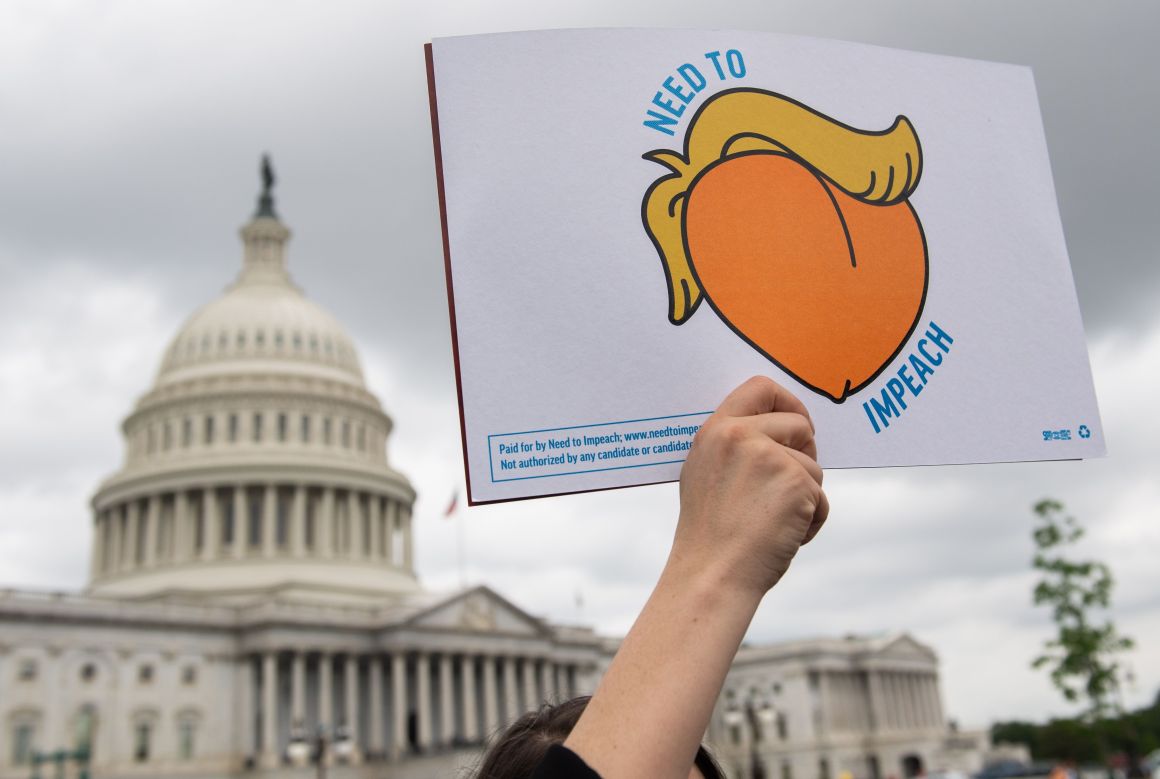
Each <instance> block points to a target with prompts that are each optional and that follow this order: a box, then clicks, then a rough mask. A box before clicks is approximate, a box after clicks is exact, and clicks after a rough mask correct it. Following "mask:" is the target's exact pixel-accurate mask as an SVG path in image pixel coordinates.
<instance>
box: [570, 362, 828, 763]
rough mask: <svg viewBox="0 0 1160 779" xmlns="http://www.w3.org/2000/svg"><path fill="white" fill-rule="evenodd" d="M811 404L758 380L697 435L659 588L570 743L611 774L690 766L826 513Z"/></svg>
mask: <svg viewBox="0 0 1160 779" xmlns="http://www.w3.org/2000/svg"><path fill="white" fill-rule="evenodd" d="M816 457H817V451H816V449H815V448H814V441H813V425H812V423H811V422H810V421H809V415H808V412H807V411H806V409H805V406H803V405H802V404H801V402H800V401H798V400H797V399H796V398H794V397H793V396H792V395H790V394H789V393H788V392H787V391H786V390H784V389H783V388H781V387H779V386H778V385H777V384H775V383H774V382H772V381H770V380H769V379H762V378H754V379H750V380H749V381H747V382H746V383H745V384H742V385H741V386H740V387H738V388H737V389H736V390H734V391H733V393H732V394H730V395H729V397H727V398H726V399H725V400H724V402H722V404H721V406H720V408H718V409H717V412H716V413H715V414H713V416H712V417H710V418H709V420H708V421H707V422H706V423H705V426H704V427H703V428H702V429H701V430H700V431H699V432H698V433H697V437H696V440H695V442H694V444H693V448H692V449H691V450H690V451H689V457H688V459H687V460H686V462H685V466H684V468H683V470H682V472H681V487H680V490H681V513H680V518H679V520H678V522H677V531H676V535H675V538H674V540H673V547H672V551H671V552H670V553H669V559H668V561H667V563H666V564H665V568H664V570H663V572H662V573H661V577H660V580H659V581H658V582H657V586H656V589H654V590H653V593H652V596H651V597H650V598H649V600H648V603H646V604H645V607H644V609H643V610H642V611H641V614H640V616H639V617H638V618H637V621H636V623H635V624H634V625H633V627H632V630H631V631H629V634H628V636H627V637H626V638H625V640H624V643H623V644H622V645H621V647H620V651H618V652H617V654H616V657H615V658H614V659H613V661H612V665H611V666H610V667H609V669H608V673H607V674H605V676H604V680H603V681H602V682H601V684H600V687H599V689H597V691H596V693H595V695H593V697H592V701H591V703H589V705H588V708H587V710H586V711H585V712H584V715H583V716H582V717H581V718H580V721H579V722H578V723H577V724H576V727H575V729H573V731H572V733H571V735H570V736H569V737H568V740H567V741H566V742H565V744H566V745H567V746H568V747H569V748H570V749H572V750H573V751H575V752H576V753H577V754H578V755H580V757H582V758H584V760H585V761H586V762H587V763H588V764H589V765H591V766H592V767H593V768H594V769H595V770H596V771H598V772H599V773H600V774H601V776H603V777H605V779H620V778H621V777H639V776H650V777H679V778H680V779H685V778H686V777H687V776H688V775H689V770H690V767H691V766H692V763H693V756H694V754H695V753H696V751H697V746H698V745H699V744H700V743H701V737H702V735H703V734H704V732H705V729H706V726H707V725H708V722H709V717H710V715H711V713H712V711H713V704H714V702H715V701H716V700H717V696H718V694H719V693H720V691H721V686H722V684H724V681H725V674H726V673H727V672H728V670H729V665H730V663H731V662H732V661H733V656H734V655H735V654H736V652H737V648H738V647H739V646H740V644H741V640H742V638H743V637H744V636H745V631H746V630H747V629H748V627H749V623H750V621H751V620H752V619H753V615H754V613H755V612H756V610H757V606H758V604H759V603H760V602H761V598H762V596H764V595H765V593H766V591H768V590H769V588H770V587H772V586H773V585H774V584H776V583H777V581H778V580H779V579H780V578H781V576H782V575H783V574H784V573H785V571H786V569H787V568H788V567H789V564H790V561H791V560H792V559H793V556H794V554H795V553H796V552H797V550H798V547H799V546H801V545H802V544H804V543H806V542H808V541H809V540H810V539H811V538H813V536H814V534H816V533H817V531H818V529H820V527H821V524H822V523H823V522H824V521H825V518H826V515H827V513H828V511H829V505H828V503H827V501H826V497H825V494H824V493H823V492H822V490H821V481H822V472H821V469H820V468H819V467H818V465H817V463H816Z"/></svg>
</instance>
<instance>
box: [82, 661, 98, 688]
mask: <svg viewBox="0 0 1160 779" xmlns="http://www.w3.org/2000/svg"><path fill="white" fill-rule="evenodd" d="M96 678H97V666H96V665H94V664H93V663H85V664H84V665H82V666H81V681H82V682H85V683H86V684H88V683H89V682H92V681H93V680H94V679H96Z"/></svg>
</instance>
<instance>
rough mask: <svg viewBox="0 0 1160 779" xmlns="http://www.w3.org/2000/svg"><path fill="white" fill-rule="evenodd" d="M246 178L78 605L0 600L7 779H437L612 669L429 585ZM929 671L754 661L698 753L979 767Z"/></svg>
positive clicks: (829, 658) (806, 772)
mask: <svg viewBox="0 0 1160 779" xmlns="http://www.w3.org/2000/svg"><path fill="white" fill-rule="evenodd" d="M263 172H264V187H263V190H262V194H261V196H260V198H259V201H258V207H257V210H256V212H255V214H254V216H253V218H252V219H251V220H250V221H249V222H248V223H247V224H246V225H245V226H244V227H243V228H242V230H241V238H242V244H243V252H242V254H243V257H242V268H241V271H240V272H239V273H238V275H237V278H236V279H235V280H234V282H233V283H232V284H231V285H230V286H229V287H227V288H226V290H225V291H224V293H223V294H222V295H221V297H219V298H218V299H217V300H214V301H212V302H211V303H209V304H208V305H206V306H204V307H203V308H201V309H200V310H198V311H196V312H195V313H194V314H193V315H192V316H191V317H190V318H189V320H188V321H187V322H186V323H185V324H184V325H183V326H182V328H181V329H180V331H179V332H178V333H177V335H176V336H175V337H174V338H173V340H172V342H171V343H170V345H169V346H168V347H167V349H166V350H165V353H164V355H163V356H162V359H161V364H160V368H159V370H158V372H157V376H156V379H155V381H154V383H153V386H152V387H150V388H149V389H148V390H147V391H146V392H145V393H144V395H142V396H141V398H140V399H139V400H138V402H137V403H136V405H135V406H134V408H133V409H132V410H131V412H130V413H129V415H128V417H127V418H126V419H125V420H124V423H123V425H122V433H123V435H124V440H125V459H124V462H123V463H122V465H121V467H120V468H119V470H117V471H116V472H115V473H114V474H113V475H112V476H110V477H109V478H108V479H106V480H105V481H104V482H103V483H102V484H101V485H100V486H99V487H98V489H97V492H96V494H95V496H94V497H93V500H92V511H93V513H92V520H93V539H94V541H93V546H92V558H91V570H90V583H89V586H88V588H87V590H86V591H85V592H84V593H78V594H59V593H35V592H22V591H0V779H26V777H28V776H29V775H30V773H31V771H32V768H31V765H30V763H31V761H32V760H33V756H34V754H36V753H43V752H46V751H53V750H64V749H67V750H74V749H79V750H80V751H82V752H84V753H86V754H88V755H89V756H90V758H91V764H92V775H93V776H94V777H153V776H168V775H180V776H188V777H206V778H207V779H208V778H209V777H226V776H249V775H259V776H271V777H272V776H307V775H313V769H311V768H309V767H308V766H309V765H310V764H311V763H312V762H313V761H315V760H317V759H319V754H318V751H317V750H318V749H319V747H320V746H321V745H323V744H324V745H325V752H324V755H323V756H322V758H321V759H322V760H323V761H325V762H326V763H327V764H328V765H329V766H330V768H329V770H330V775H331V776H340V777H341V776H346V777H355V776H358V777H372V776H390V777H401V778H403V779H406V778H407V777H416V778H417V777H442V776H453V775H455V774H456V771H458V770H459V769H460V768H462V767H464V766H470V765H471V764H472V763H473V761H474V760H475V759H476V757H477V756H478V754H479V750H480V748H481V746H482V744H483V743H484V742H485V741H486V739H487V738H488V737H489V736H490V735H491V734H493V733H495V732H496V731H497V730H498V729H500V728H502V727H503V726H505V725H506V724H507V723H509V722H510V721H512V720H513V719H514V718H515V717H517V716H518V715H519V714H522V713H523V712H524V711H526V710H528V709H532V708H535V707H537V706H538V705H540V704H541V703H542V702H543V701H548V700H558V699H561V698H566V697H571V696H573V695H577V694H581V693H586V692H590V691H591V690H592V689H593V688H594V687H595V684H596V683H597V681H598V680H599V677H600V674H601V673H602V672H603V669H604V668H605V667H606V666H607V663H608V661H609V660H610V658H611V655H612V652H613V651H614V649H615V645H616V642H615V641H614V640H610V639H607V638H602V637H600V636H598V635H597V634H595V633H594V632H593V631H592V630H590V629H588V628H584V627H577V626H567V625H558V624H553V623H550V622H548V621H546V620H544V619H541V618H537V617H535V616H532V615H530V614H528V613H526V612H525V611H523V610H522V609H521V608H520V607H519V606H518V605H517V604H516V603H513V602H512V601H510V600H508V599H506V598H505V597H503V596H501V595H500V594H498V593H496V592H495V591H493V590H492V589H490V588H488V587H486V586H479V587H472V588H468V589H465V590H463V591H461V592H455V593H448V594H442V595H440V594H435V593H432V592H429V591H428V590H426V589H424V588H423V587H422V586H420V583H419V581H418V578H417V576H416V571H415V567H414V555H413V533H412V521H413V518H412V507H413V504H414V501H415V491H414V489H413V488H412V486H411V484H410V482H409V481H408V480H407V478H406V476H404V475H403V473H402V472H401V471H400V470H397V469H396V468H395V464H394V462H393V461H392V459H391V457H390V456H389V451H390V450H389V440H390V435H391V429H392V420H391V418H390V416H389V415H388V414H387V413H386V411H384V409H383V408H382V406H381V405H380V403H379V401H378V399H377V398H376V397H375V396H374V394H372V393H371V391H370V389H369V388H368V387H367V385H366V382H365V380H364V377H363V373H362V369H361V366H360V362H359V358H358V354H357V351H356V349H355V345H354V343H353V342H352V341H351V339H350V338H349V336H347V334H346V333H345V331H344V330H343V328H342V326H341V325H340V324H339V323H338V321H337V320H335V318H334V317H332V316H331V315H330V314H329V313H327V312H326V311H325V310H323V309H322V308H321V307H319V306H318V305H316V304H314V303H312V302H311V301H310V300H309V299H307V298H306V297H305V295H304V294H303V292H302V291H301V290H300V289H299V288H298V287H297V286H296V285H295V284H294V283H293V281H292V279H291V276H290V273H289V271H288V268H287V263H286V247H287V243H288V241H289V238H290V231H289V230H288V229H287V227H286V226H285V225H284V224H283V223H282V221H281V220H280V219H279V217H278V215H277V213H276V210H275V205H274V200H273V195H272V185H273V175H272V172H271V171H270V169H269V167H268V165H265V166H264V171H263ZM937 674H938V661H937V657H936V656H935V655H934V653H933V652H932V651H931V650H929V649H928V648H926V647H923V646H922V645H921V644H919V643H918V642H916V641H914V640H913V639H911V638H909V637H907V636H895V637H890V638H888V639H887V638H883V639H842V640H833V641H814V642H800V643H796V644H779V645H772V646H768V647H753V648H746V649H743V650H742V652H741V654H740V655H739V656H738V659H737V661H736V662H735V663H734V666H733V669H732V671H731V672H730V675H729V678H728V680H727V684H726V690H725V692H724V693H723V695H722V698H721V700H720V701H719V703H718V707H717V710H716V711H715V713H714V718H713V722H712V725H711V726H710V729H709V733H708V734H707V737H708V739H709V741H710V743H711V744H712V745H713V746H714V748H715V749H716V751H717V753H718V754H719V756H720V757H721V760H722V762H723V764H724V765H725V767H726V769H727V770H728V772H729V773H730V775H731V776H736V777H758V776H761V777H767V778H769V777H775V776H776V777H779V778H780V779H836V777H838V776H839V775H840V774H841V773H842V772H848V773H850V774H851V775H853V776H855V777H857V779H880V777H881V779H886V777H889V776H891V775H894V776H899V777H901V776H904V775H914V774H915V773H917V771H918V770H919V769H923V770H925V769H926V768H931V769H933V768H938V767H939V766H940V765H943V764H945V766H946V767H960V765H961V766H967V767H970V766H971V765H972V764H973V763H975V762H977V758H978V757H979V756H980V755H981V752H980V748H981V747H979V748H976V747H971V746H970V745H969V744H966V743H965V742H964V738H965V734H957V735H955V734H950V733H949V732H948V730H947V727H946V724H945V723H944V720H943V712H942V704H941V701H940V699H939V697H938V676H937ZM642 735H643V736H646V737H647V734H642ZM319 736H322V737H324V738H323V740H319V738H318V737H319ZM956 739H957V741H956ZM956 743H957V746H955V744H956ZM952 764H953V765H952Z"/></svg>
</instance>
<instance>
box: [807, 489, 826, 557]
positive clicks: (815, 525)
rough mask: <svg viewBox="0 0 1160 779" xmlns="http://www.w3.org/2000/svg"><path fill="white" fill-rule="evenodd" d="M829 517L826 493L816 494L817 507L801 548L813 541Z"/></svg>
mask: <svg viewBox="0 0 1160 779" xmlns="http://www.w3.org/2000/svg"><path fill="white" fill-rule="evenodd" d="M829 516H830V499H829V498H827V497H826V493H825V492H824V491H823V492H820V493H819V494H818V507H817V508H816V509H814V518H813V521H811V522H810V529H809V530H807V531H806V535H805V538H803V539H802V543H801V545H802V546H805V545H806V544H808V543H809V542H810V541H813V540H814V536H816V535H817V534H818V533H819V532H820V531H821V529H822V525H824V524H826V519H827V518H828V517H829Z"/></svg>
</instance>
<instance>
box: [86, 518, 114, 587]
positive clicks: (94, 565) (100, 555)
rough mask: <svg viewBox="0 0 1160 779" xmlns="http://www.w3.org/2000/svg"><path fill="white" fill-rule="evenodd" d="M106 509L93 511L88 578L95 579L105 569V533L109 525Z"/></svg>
mask: <svg viewBox="0 0 1160 779" xmlns="http://www.w3.org/2000/svg"><path fill="white" fill-rule="evenodd" d="M108 519H109V516H108V512H107V511H94V512H93V543H92V549H90V550H89V555H90V557H89V578H90V579H92V580H93V581H96V580H97V579H98V578H99V577H100V575H101V574H102V573H104V569H105V563H104V558H105V533H106V532H107V529H108V527H109V523H108Z"/></svg>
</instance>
